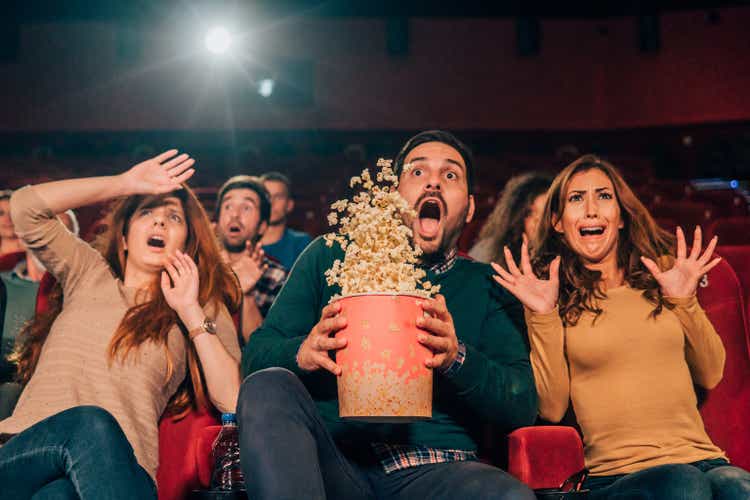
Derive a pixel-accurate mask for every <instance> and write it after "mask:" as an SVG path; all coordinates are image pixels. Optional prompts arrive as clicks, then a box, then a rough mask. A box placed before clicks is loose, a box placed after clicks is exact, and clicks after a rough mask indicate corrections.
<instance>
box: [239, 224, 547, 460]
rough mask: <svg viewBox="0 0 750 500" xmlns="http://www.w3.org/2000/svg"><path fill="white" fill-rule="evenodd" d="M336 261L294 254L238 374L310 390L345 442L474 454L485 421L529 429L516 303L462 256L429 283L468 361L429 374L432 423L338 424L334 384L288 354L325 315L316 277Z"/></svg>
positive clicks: (317, 249)
mask: <svg viewBox="0 0 750 500" xmlns="http://www.w3.org/2000/svg"><path fill="white" fill-rule="evenodd" d="M343 258H344V255H343V252H342V251H341V249H340V248H339V246H338V244H334V245H333V247H331V248H329V247H327V246H326V245H325V242H324V241H323V240H322V238H318V239H317V240H315V241H314V242H313V243H311V244H310V246H308V247H307V249H306V250H305V251H304V252H303V253H302V255H300V257H299V260H297V263H296V265H295V267H294V271H293V272H292V274H291V275H290V276H289V279H288V281H287V283H286V285H284V288H283V289H282V290H281V293H280V294H279V295H278V297H277V298H276V302H275V303H274V305H273V306H272V307H271V309H270V311H269V313H268V316H267V317H266V319H265V322H264V323H263V325H262V326H261V327H260V328H258V329H257V330H256V331H255V332H254V333H253V334H252V336H251V337H250V341H249V342H248V344H247V345H246V346H245V349H244V352H243V355H242V371H243V374H244V375H245V376H247V375H249V374H250V373H253V372H255V371H258V370H262V369H264V368H269V367H274V366H276V367H282V368H286V369H288V370H291V371H292V372H294V373H295V374H297V375H298V376H299V377H300V379H301V380H302V381H303V383H304V384H305V386H306V387H307V389H308V391H310V394H311V395H312V397H313V399H314V400H315V402H316V404H317V406H318V409H319V410H320V413H321V415H322V417H323V419H324V421H325V422H326V424H327V426H328V429H329V431H330V432H331V434H332V435H333V437H334V439H336V440H338V441H347V442H349V443H351V442H355V443H358V442H387V443H391V444H405V445H417V446H427V447H430V448H441V449H461V450H476V449H477V436H478V431H479V429H480V425H481V423H482V422H489V423H491V424H492V425H494V426H496V427H497V428H499V429H500V430H502V431H506V432H507V431H510V430H512V429H514V428H516V427H520V426H524V425H531V424H532V423H533V422H534V418H535V416H536V412H537V394H536V390H535V387H534V380H533V375H532V371H531V367H530V363H529V354H528V347H527V345H526V341H525V333H524V332H525V325H524V319H523V311H522V309H521V306H520V304H519V303H518V302H517V301H516V300H515V299H514V298H513V297H512V296H510V295H509V294H508V293H506V292H505V291H504V290H501V289H500V287H499V286H497V285H496V284H495V283H494V281H493V280H492V270H491V268H490V267H489V266H487V265H485V264H480V263H476V262H472V261H469V260H467V259H463V258H458V259H457V260H456V262H455V264H454V265H453V267H452V268H451V269H450V270H449V271H447V272H445V273H442V274H439V275H434V274H432V273H428V277H427V278H428V279H429V280H430V281H431V282H432V283H434V284H439V285H441V289H440V291H441V293H442V294H443V295H444V296H445V299H446V302H447V305H448V310H449V311H450V313H451V315H452V316H453V322H454V324H455V328H456V334H457V336H458V338H459V340H461V341H463V342H464V344H465V345H466V359H465V360H464V363H463V366H461V368H460V369H459V370H458V372H457V373H455V374H454V375H453V376H452V377H451V378H450V379H449V378H447V377H445V376H442V375H440V374H437V373H436V377H435V380H434V391H435V395H434V399H433V418H432V419H431V420H426V421H419V422H414V423H409V424H371V423H363V422H351V421H345V420H342V419H340V418H339V417H338V400H337V391H336V377H335V376H333V375H332V374H330V373H328V372H324V371H318V372H314V373H307V372H304V371H302V370H300V368H299V367H298V366H297V363H296V361H295V356H296V354H297V351H298V349H299V347H300V345H301V344H302V341H303V340H304V339H305V337H306V336H307V335H308V333H309V332H310V330H311V329H312V328H313V326H315V324H316V323H317V322H318V320H319V318H320V313H321V310H322V308H323V307H324V306H325V305H326V304H327V303H328V301H329V300H330V298H331V297H332V296H333V295H334V294H336V293H339V292H340V289H339V288H338V287H330V286H328V285H327V284H326V281H325V276H324V274H323V273H324V272H325V271H326V270H327V269H329V268H330V267H331V264H332V263H333V261H334V260H335V259H342V260H343Z"/></svg>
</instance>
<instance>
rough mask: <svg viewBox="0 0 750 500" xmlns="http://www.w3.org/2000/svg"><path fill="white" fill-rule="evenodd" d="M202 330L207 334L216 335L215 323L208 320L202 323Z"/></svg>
mask: <svg viewBox="0 0 750 500" xmlns="http://www.w3.org/2000/svg"><path fill="white" fill-rule="evenodd" d="M203 328H205V329H206V331H207V332H208V333H214V334H215V333H216V323H215V322H214V321H212V320H210V319H208V318H206V319H205V320H204V321H203Z"/></svg>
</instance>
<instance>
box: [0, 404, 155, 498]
mask: <svg viewBox="0 0 750 500" xmlns="http://www.w3.org/2000/svg"><path fill="white" fill-rule="evenodd" d="M0 496H1V497H2V498H13V499H16V500H25V499H30V498H33V499H35V500H37V499H47V500H51V499H63V498H71V499H77V498H80V499H81V500H115V499H126V498H127V499H155V498H156V488H155V486H154V482H153V481H152V480H151V477H150V476H149V475H148V474H147V473H146V471H145V470H144V469H143V467H141V466H140V465H138V462H137V461H136V459H135V455H134V454H133V448H132V447H131V446H130V443H129V442H128V440H127V438H126V437H125V434H124V433H123V432H122V429H121V428H120V425H119V424H118V423H117V421H116V420H115V419H114V417H113V416H112V415H110V414H109V413H108V412H107V411H105V410H103V409H101V408H99V407H96V406H77V407H74V408H70V409H68V410H65V411H62V412H60V413H58V414H56V415H52V416H51V417H49V418H46V419H44V420H42V421H41V422H38V423H37V424H35V425H33V426H31V427H29V428H28V429H26V430H25V431H23V432H21V433H20V434H17V435H16V436H14V437H13V438H11V439H10V440H9V441H8V442H7V443H5V444H4V445H3V446H2V447H0Z"/></svg>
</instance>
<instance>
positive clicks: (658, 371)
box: [526, 286, 725, 475]
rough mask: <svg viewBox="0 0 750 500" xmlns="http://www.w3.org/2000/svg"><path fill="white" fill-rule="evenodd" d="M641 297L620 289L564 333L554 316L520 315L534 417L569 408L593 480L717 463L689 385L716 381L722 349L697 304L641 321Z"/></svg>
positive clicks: (682, 303)
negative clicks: (527, 342) (535, 401)
mask: <svg viewBox="0 0 750 500" xmlns="http://www.w3.org/2000/svg"><path fill="white" fill-rule="evenodd" d="M641 294H642V291H640V290H634V289H632V288H629V287H627V286H622V287H619V288H616V289H613V290H610V291H609V292H608V293H607V295H608V297H607V299H606V300H603V301H601V302H600V307H601V308H602V309H603V310H604V312H603V313H602V314H601V316H600V317H599V318H598V319H597V320H596V323H595V324H592V319H593V314H590V313H584V314H583V315H582V317H581V319H580V321H579V322H578V324H577V325H576V326H574V327H568V328H563V325H562V321H561V319H560V316H559V314H558V311H557V310H555V311H554V312H552V313H549V314H536V313H533V312H531V311H529V310H526V322H527V324H528V327H529V338H530V341H531V364H532V368H533V370H534V377H535V379H536V387H537V392H538V393H539V413H540V415H541V416H542V418H544V419H547V420H550V421H553V422H557V421H559V420H560V419H561V418H562V417H563V415H564V414H565V411H566V409H567V407H568V401H569V400H570V401H572V403H573V409H574V410H575V413H576V417H577V420H578V423H579V424H580V426H581V429H582V431H583V440H584V450H585V455H586V457H585V458H586V466H587V467H588V468H589V470H590V471H591V474H592V475H614V474H626V473H631V472H636V471H639V470H642V469H645V468H648V467H654V466H657V465H662V464H668V463H690V462H695V461H698V460H704V459H711V458H719V457H725V455H724V453H723V452H722V451H721V450H720V449H719V448H718V447H717V446H716V445H714V444H713V443H712V442H711V439H710V438H709V437H708V435H707V434H706V431H705V429H704V426H703V421H702V420H701V416H700V414H699V413H698V408H697V400H696V396H695V391H694V389H693V382H695V383H696V384H698V385H701V386H704V387H708V388H711V387H713V386H715V385H716V384H717V383H718V382H719V381H720V380H721V377H722V373H723V370H724V358H725V353H724V347H723V345H722V343H721V339H720V338H719V336H718V335H717V334H716V331H715V330H714V328H713V326H712V325H711V323H710V321H709V320H708V318H707V317H706V314H705V313H704V312H703V309H701V307H700V305H699V304H698V301H697V299H696V298H695V297H692V298H689V299H673V303H674V304H675V305H676V307H675V308H674V309H673V310H672V311H669V310H664V312H662V313H661V314H660V315H659V316H657V317H656V318H655V319H654V318H651V317H649V314H650V313H651V311H652V310H653V305H652V304H651V303H649V302H648V301H647V300H646V299H645V298H643V297H642V295H641Z"/></svg>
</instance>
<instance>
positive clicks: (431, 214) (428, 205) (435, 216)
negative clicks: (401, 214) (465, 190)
mask: <svg viewBox="0 0 750 500" xmlns="http://www.w3.org/2000/svg"><path fill="white" fill-rule="evenodd" d="M442 215H443V211H442V207H441V205H440V202H438V201H437V200H435V199H428V200H425V201H424V202H423V203H422V205H421V206H420V207H419V212H418V216H419V229H420V231H419V232H420V234H421V235H422V236H425V237H428V238H431V237H435V236H437V233H438V230H439V229H440V219H441V218H442Z"/></svg>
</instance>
